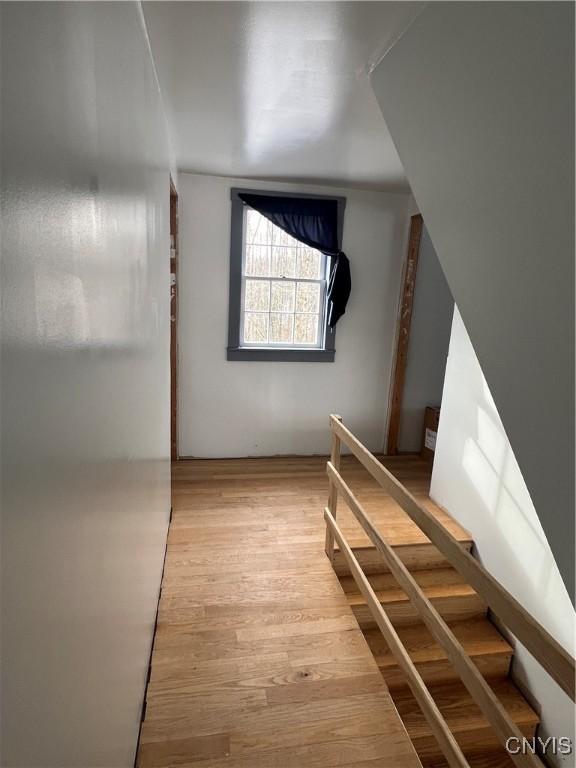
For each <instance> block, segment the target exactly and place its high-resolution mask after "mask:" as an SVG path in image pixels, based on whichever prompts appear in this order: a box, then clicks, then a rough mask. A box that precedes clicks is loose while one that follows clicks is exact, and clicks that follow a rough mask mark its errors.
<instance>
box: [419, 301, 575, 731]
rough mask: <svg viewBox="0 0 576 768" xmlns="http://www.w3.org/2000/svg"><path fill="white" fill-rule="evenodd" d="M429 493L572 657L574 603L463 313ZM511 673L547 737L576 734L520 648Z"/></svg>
mask: <svg viewBox="0 0 576 768" xmlns="http://www.w3.org/2000/svg"><path fill="white" fill-rule="evenodd" d="M526 418H530V414H529V413H528V414H526ZM430 495H431V497H432V498H433V499H434V500H435V501H436V502H437V503H438V504H440V505H441V506H442V507H444V508H445V509H446V510H447V511H448V512H449V513H450V514H451V515H452V517H454V518H455V519H456V520H458V522H459V523H460V524H461V525H463V526H464V527H465V528H466V529H467V530H468V531H470V534H471V535H472V538H473V539H474V544H475V547H476V554H477V556H478V558H479V560H481V562H482V563H483V565H484V567H485V568H486V569H487V570H488V571H489V572H490V573H491V574H492V575H493V576H494V577H495V578H496V579H497V580H498V581H499V582H500V583H501V584H502V585H503V586H504V587H505V588H506V589H507V590H508V591H509V592H510V593H511V594H512V595H513V596H514V597H515V598H516V599H517V600H518V601H519V602H520V603H521V604H522V605H523V606H524V608H526V610H527V611H529V613H531V614H532V615H533V616H534V617H535V618H536V620H537V621H538V622H540V623H541V624H542V625H543V626H544V627H545V628H546V629H547V630H548V631H549V632H550V634H552V635H553V636H554V637H555V638H556V640H557V641H558V642H559V643H560V644H561V645H562V646H563V647H565V648H566V649H568V650H569V651H570V652H572V653H573V648H574V637H575V626H576V622H575V619H576V614H575V613H574V609H573V606H572V602H571V600H570V597H569V595H568V592H567V590H566V587H565V586H564V582H563V580H562V577H561V575H560V572H559V570H558V566H557V564H556V561H555V559H554V556H553V554H552V551H551V549H550V546H549V544H548V541H547V539H546V536H545V534H544V531H543V529H542V525H541V524H540V520H539V518H538V515H537V513H536V510H535V508H534V505H533V503H532V499H531V498H530V494H529V492H528V489H527V487H526V484H525V482H524V478H523V476H522V473H521V471H520V467H519V466H518V463H517V461H516V458H515V456H514V453H513V451H512V448H511V446H510V442H509V440H508V438H507V435H506V432H505V430H504V427H503V425H502V422H501V420H500V416H499V414H498V412H497V409H496V406H495V404H494V400H493V399H492V394H491V392H490V389H489V387H488V385H487V383H486V380H485V379H484V376H483V374H482V370H481V368H480V365H479V363H478V360H477V358H476V355H475V353H474V349H473V347H472V344H471V343H470V339H469V338H468V335H467V333H466V329H465V328H464V324H463V322H462V319H461V317H460V315H459V313H458V310H455V312H454V321H453V324H452V335H451V338H450V350H449V354H448V364H447V366H446V377H445V381H444V393H443V398H442V411H441V414H440V425H439V429H438V439H437V443H436V453H435V458H434V469H433V473H432V484H431V489H430ZM513 674H514V677H515V679H516V680H517V682H518V683H519V684H520V685H521V687H522V688H523V690H524V691H525V692H526V694H527V695H528V697H529V698H530V700H531V703H532V704H533V706H534V707H535V709H537V710H538V711H539V712H540V715H541V718H542V725H541V732H542V733H544V734H547V735H557V736H558V735H573V733H574V707H573V704H572V702H571V701H570V699H569V698H568V697H567V696H566V694H564V693H563V691H562V690H561V689H560V688H559V686H558V685H557V684H556V683H554V681H553V680H552V679H551V678H550V677H549V676H548V675H547V673H546V672H544V670H543V669H542V667H540V665H539V664H538V663H537V662H536V661H535V660H534V659H533V657H532V656H531V655H530V654H529V653H528V651H526V650H525V649H524V648H523V646H522V645H521V644H520V643H516V653H515V656H514V667H513Z"/></svg>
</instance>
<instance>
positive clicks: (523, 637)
mask: <svg viewBox="0 0 576 768" xmlns="http://www.w3.org/2000/svg"><path fill="white" fill-rule="evenodd" d="M330 428H331V431H332V433H333V434H334V435H335V436H336V437H337V438H338V440H339V441H341V442H343V443H344V444H345V445H346V446H347V447H348V448H349V449H350V451H351V452H352V453H353V454H354V456H356V458H357V459H358V460H359V461H360V463H361V464H362V465H363V466H364V467H365V468H366V469H367V470H368V472H369V473H370V474H371V475H372V477H373V478H374V479H375V480H376V482H377V483H379V485H380V486H382V488H384V489H385V490H386V491H387V492H388V493H389V494H390V496H392V498H393V499H395V501H397V502H398V504H399V505H400V506H401V507H402V509H403V510H404V511H405V512H406V513H407V514H408V515H409V517H410V518H411V519H412V520H413V521H414V523H416V525H417V526H418V527H419V528H420V529H421V530H422V531H423V532H424V533H425V534H426V536H427V537H428V538H429V539H430V541H431V542H432V543H433V544H435V545H436V547H438V549H439V550H440V552H441V553H442V554H443V555H444V556H445V557H446V558H447V560H448V561H449V562H450V564H451V565H452V566H454V568H456V570H457V571H458V572H459V573H460V574H461V575H462V576H463V577H464V578H465V579H466V581H467V582H468V583H469V584H470V585H471V586H472V587H474V589H475V590H476V591H477V592H478V593H479V594H480V595H481V596H482V597H483V598H484V600H485V601H486V603H487V604H488V606H489V607H490V608H491V610H492V611H493V613H494V614H495V615H496V616H497V617H498V618H499V619H500V621H501V622H502V623H503V624H505V625H506V626H507V627H508V628H509V629H510V631H511V632H512V633H513V634H514V635H515V637H517V638H518V640H519V641H520V642H521V643H522V645H524V646H525V648H526V649H527V650H528V651H529V652H530V653H531V654H532V656H534V658H535V659H536V660H537V661H538V662H539V663H540V664H541V665H542V667H544V669H545V670H546V671H547V672H548V674H549V675H550V676H551V677H552V678H553V679H554V680H555V681H556V682H557V683H558V685H559V686H560V687H561V688H562V690H563V691H564V692H565V693H567V694H568V696H570V698H571V699H572V701H575V700H576V666H575V661H574V658H572V656H571V655H570V654H569V653H568V652H567V651H566V650H565V649H564V648H563V647H562V646H561V645H560V644H559V643H558V642H557V641H556V640H555V639H554V638H553V637H552V635H551V634H550V633H549V632H548V631H547V630H546V629H544V627H543V626H542V625H541V624H539V623H538V622H537V621H536V619H534V617H532V616H531V615H530V614H529V613H528V612H527V611H526V610H525V608H523V607H522V605H521V604H520V603H519V602H518V601H517V600H516V599H515V598H514V597H512V595H511V594H510V593H509V592H508V591H507V590H506V589H504V587H503V586H502V585H501V584H499V582H498V581H496V579H495V578H494V577H493V576H492V575H491V574H490V573H488V571H486V569H485V568H484V567H483V566H482V565H481V564H480V563H479V561H478V560H476V559H475V558H474V557H472V555H471V554H470V553H469V552H467V551H466V550H465V549H464V547H462V546H461V545H460V543H459V542H458V540H457V539H456V538H455V537H454V536H453V535H452V534H451V533H450V532H449V531H447V530H446V529H445V528H444V527H443V526H442V525H441V524H440V523H439V522H438V521H437V520H436V518H435V517H434V515H433V514H432V513H431V512H430V511H429V510H427V509H426V508H425V507H423V506H422V505H421V504H419V503H418V501H416V499H415V498H414V496H412V494H411V493H410V492H409V491H408V490H406V488H404V486H403V485H402V484H401V483H400V482H399V481H398V480H397V479H396V478H395V477H394V475H393V474H392V473H391V472H389V471H388V470H387V469H386V467H384V466H383V465H382V464H381V463H380V462H379V461H378V460H377V459H376V458H375V457H374V456H373V455H372V454H371V453H370V451H368V449H367V448H365V446H363V445H362V443H361V442H360V441H359V440H358V439H357V438H356V437H355V436H354V435H353V434H352V432H350V430H349V429H347V427H345V426H344V424H342V423H341V420H340V417H336V416H330ZM331 485H332V484H331ZM331 511H332V510H331Z"/></svg>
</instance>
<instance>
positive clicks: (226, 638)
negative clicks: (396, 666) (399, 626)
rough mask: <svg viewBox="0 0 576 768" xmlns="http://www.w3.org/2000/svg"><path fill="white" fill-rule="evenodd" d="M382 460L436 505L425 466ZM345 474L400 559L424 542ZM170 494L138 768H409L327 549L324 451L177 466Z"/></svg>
mask: <svg viewBox="0 0 576 768" xmlns="http://www.w3.org/2000/svg"><path fill="white" fill-rule="evenodd" d="M386 463H387V464H388V465H389V466H390V468H391V469H392V471H394V472H395V473H396V474H397V475H398V476H399V477H400V479H401V480H402V482H404V483H405V484H406V485H407V487H408V488H409V489H410V490H412V492H413V493H416V494H417V495H418V496H419V497H421V498H422V499H424V500H426V503H427V504H428V505H429V506H430V507H431V508H433V505H432V504H431V502H430V501H429V500H428V499H427V492H428V484H429V471H428V469H427V467H426V465H425V464H423V463H422V462H420V461H418V460H415V459H412V458H403V459H394V460H390V461H389V460H387V461H386ZM342 472H343V475H344V477H345V479H346V480H347V481H348V482H349V483H350V485H351V486H352V488H353V489H354V490H355V492H356V493H357V495H358V496H359V498H360V499H361V501H362V502H363V503H364V504H365V505H366V508H367V510H368V511H369V512H370V513H371V514H372V515H373V516H374V518H375V519H376V520H379V521H380V523H381V524H382V525H384V523H385V526H386V533H387V535H388V537H389V540H390V541H391V543H393V544H395V545H397V546H400V547H404V548H405V551H406V557H407V558H408V559H409V557H410V548H411V547H412V546H415V545H419V546H420V547H421V546H422V545H423V544H424V545H425V544H426V540H425V538H424V537H423V536H422V534H421V533H420V532H419V531H418V530H417V529H416V528H415V526H414V525H413V524H411V523H410V522H409V521H407V518H406V517H405V515H404V513H403V512H402V511H401V510H400V509H399V508H398V507H397V506H396V505H395V504H394V503H393V502H391V500H390V499H389V498H388V497H387V496H386V495H385V494H384V493H383V492H382V491H380V490H379V489H378V487H377V486H376V484H375V483H374V482H373V481H372V480H371V478H370V477H369V476H368V474H367V473H366V472H365V471H364V470H363V469H362V468H361V467H360V465H359V464H358V463H357V462H356V461H355V460H354V459H352V458H349V457H345V458H344V459H343V470H342ZM173 498H174V502H173V503H174V512H173V521H172V525H171V527H170V533H169V540H168V553H167V560H166V568H165V574H164V581H163V586H162V596H161V602H160V613H159V619H158V629H157V633H156V638H155V643H154V652H153V657H152V671H151V679H150V684H149V687H148V693H147V707H146V714H145V720H144V723H143V727H142V735H141V744H140V751H139V756H138V766H139V768H152V767H153V766H157V767H158V768H160V767H163V768H167V767H168V766H175V767H176V766H179V767H180V768H182V766H194V768H220V767H221V766H229V768H316V767H318V768H320V767H321V768H332V767H333V766H334V767H335V766H345V765H346V766H356V768H380V767H381V768H389V767H392V766H395V767H398V768H413V767H414V768H417V766H419V765H420V763H419V760H418V758H417V757H416V754H415V752H414V749H413V747H412V744H411V742H410V741H409V739H408V736H407V734H406V731H405V729H404V726H403V724H402V722H401V721H400V719H399V717H398V714H397V712H396V709H395V707H394V704H393V702H392V700H391V698H390V694H389V693H388V689H387V687H386V684H385V682H384V680H383V678H382V676H381V674H380V671H379V668H378V664H377V663H376V661H375V659H374V656H373V655H372V652H371V650H370V649H369V647H368V645H367V642H366V640H365V638H364V635H363V633H362V631H361V630H360V629H359V627H358V624H357V621H356V618H355V615H354V613H353V610H352V608H351V606H350V605H349V601H348V599H347V597H346V595H345V593H344V591H343V589H342V587H341V585H340V583H339V580H338V578H337V576H336V574H335V573H334V571H333V569H332V568H331V567H330V564H329V562H328V560H327V558H326V557H325V555H324V552H323V545H324V532H325V527H324V522H323V519H322V511H323V508H324V506H325V504H326V498H327V481H326V474H325V459H322V458H275V459H239V460H222V461H220V460H218V461H201V460H199V461H183V462H179V463H178V464H176V465H175V467H174V497H173ZM434 510H435V512H436V513H437V514H438V515H439V516H441V517H442V518H443V519H444V518H445V516H443V513H442V512H441V511H440V510H439V509H437V508H434ZM338 517H339V520H340V521H341V523H342V525H343V528H344V530H345V532H346V534H347V535H348V536H350V540H351V543H352V544H353V545H354V546H357V547H367V545H368V541H367V539H365V537H364V536H363V535H362V532H361V530H360V528H359V526H358V524H357V523H355V522H354V521H353V519H352V517H351V515H350V513H347V510H345V508H343V507H340V508H339V514H338ZM444 522H445V523H446V524H447V526H448V527H451V528H452V530H453V531H454V532H455V533H456V534H457V535H458V536H459V538H460V539H461V540H462V541H467V540H468V538H469V537H468V535H467V534H466V532H465V531H462V529H459V528H457V526H455V524H454V523H453V522H452V521H450V520H447V519H444ZM366 558H367V561H368V560H369V559H370V552H369V550H368V548H367V549H366ZM368 565H369V563H368Z"/></svg>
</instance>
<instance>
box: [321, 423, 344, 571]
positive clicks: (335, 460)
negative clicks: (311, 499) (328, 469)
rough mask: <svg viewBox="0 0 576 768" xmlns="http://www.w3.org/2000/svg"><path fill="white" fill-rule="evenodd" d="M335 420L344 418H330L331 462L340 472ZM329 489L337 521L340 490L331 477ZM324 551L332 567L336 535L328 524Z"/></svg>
mask: <svg viewBox="0 0 576 768" xmlns="http://www.w3.org/2000/svg"><path fill="white" fill-rule="evenodd" d="M333 419H337V420H338V421H342V416H336V415H335V414H332V415H331V416H330V435H331V440H330V461H331V463H332V464H333V466H334V467H335V468H336V470H338V471H340V438H339V437H338V435H337V434H336V432H335V431H334V427H333V426H332V422H333ZM328 488H329V490H328V509H329V510H330V514H331V515H332V517H333V518H334V519H336V508H337V507H338V488H337V487H336V485H335V484H334V483H333V482H332V480H331V479H330V477H329V479H328ZM324 549H325V550H326V555H327V556H328V559H329V560H330V562H331V563H332V565H334V534H333V533H332V529H331V528H330V526H329V525H328V524H326V544H325V547H324Z"/></svg>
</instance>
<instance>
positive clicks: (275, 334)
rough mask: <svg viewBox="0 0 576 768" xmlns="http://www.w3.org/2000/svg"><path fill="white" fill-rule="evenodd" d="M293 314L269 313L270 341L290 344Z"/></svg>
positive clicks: (292, 330)
mask: <svg viewBox="0 0 576 768" xmlns="http://www.w3.org/2000/svg"><path fill="white" fill-rule="evenodd" d="M293 333H294V315H287V314H277V315H270V341H271V342H272V343H274V344H292V338H293Z"/></svg>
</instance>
